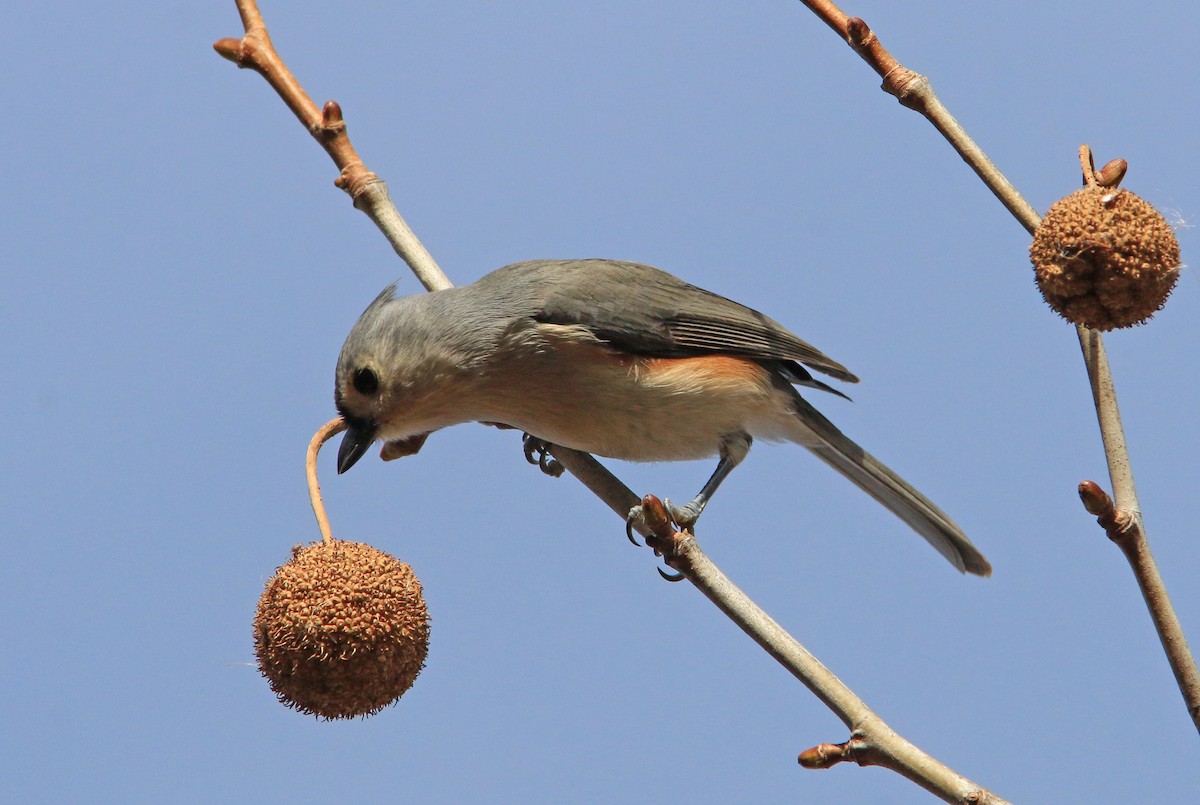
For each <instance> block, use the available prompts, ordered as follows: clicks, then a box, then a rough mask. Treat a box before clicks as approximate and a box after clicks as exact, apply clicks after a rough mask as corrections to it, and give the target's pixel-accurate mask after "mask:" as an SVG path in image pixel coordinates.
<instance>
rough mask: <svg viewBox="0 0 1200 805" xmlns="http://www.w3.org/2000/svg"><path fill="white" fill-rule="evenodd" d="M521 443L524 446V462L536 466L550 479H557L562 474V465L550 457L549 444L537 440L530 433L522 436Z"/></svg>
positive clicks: (543, 440)
mask: <svg viewBox="0 0 1200 805" xmlns="http://www.w3.org/2000/svg"><path fill="white" fill-rule="evenodd" d="M521 441H522V442H523V443H524V445H525V460H526V461H528V462H529V463H530V464H537V465H538V469H540V470H541V471H542V472H544V473H546V474H547V475H549V476H550V477H551V478H557V477H559V476H560V475H562V474H563V465H562V464H560V463H558V461H557V460H556V459H555V458H554V456H552V455H550V442H548V441H546V440H545V439H539V438H538V437H536V436H534V435H533V434H532V433H526V434H524V435H523V436H522V437H521Z"/></svg>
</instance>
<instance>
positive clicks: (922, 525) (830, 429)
mask: <svg viewBox="0 0 1200 805" xmlns="http://www.w3.org/2000/svg"><path fill="white" fill-rule="evenodd" d="M796 413H797V414H798V415H799V417H800V419H801V420H803V422H804V424H805V426H807V427H808V429H809V430H811V431H812V433H813V434H814V435H815V436H816V437H817V440H816V443H815V444H814V443H813V442H812V441H806V442H805V443H804V444H805V446H806V447H808V448H809V449H810V450H812V451H813V452H814V453H816V455H817V457H818V458H820V459H821V460H823V461H824V462H825V463H827V464H829V465H830V466H831V467H833V468H834V469H835V470H837V471H838V472H840V473H841V474H842V475H844V476H846V477H847V478H849V479H850V480H851V481H853V482H854V483H855V484H856V485H858V487H859V488H860V489H862V490H863V491H864V492H866V493H867V494H868V495H870V496H871V497H873V498H875V499H876V500H877V501H879V502H880V503H882V504H883V505H884V506H886V507H887V508H888V509H889V510H890V511H891V512H892V513H894V514H895V515H896V516H897V517H899V518H900V519H901V520H903V521H904V522H906V523H908V525H909V526H911V527H912V529H913V530H914V531H916V532H917V533H918V534H920V535H921V536H922V537H924V538H925V539H926V540H928V541H929V544H930V545H932V546H933V547H934V548H936V549H937V551H938V553H940V554H941V555H942V556H944V557H946V558H947V559H949V560H950V562H951V563H952V564H953V565H954V566H955V567H957V568H958V569H959V570H960V571H965V572H968V573H974V574H975V575H977V576H990V575H991V574H992V566H991V564H989V563H988V560H987V559H985V558H984V557H983V554H981V553H980V552H979V549H978V548H976V547H975V546H974V545H972V544H971V541H970V540H969V539H967V535H966V534H964V533H963V532H962V529H961V528H959V527H958V526H957V525H956V524H955V522H954V521H953V520H951V519H950V517H949V515H947V514H946V513H945V512H944V511H942V510H941V509H939V508H938V507H937V506H935V505H934V504H933V502H932V501H930V500H929V498H927V497H925V496H924V495H922V494H921V493H920V492H918V491H917V490H916V489H914V488H913V487H912V486H911V485H910V484H909V483H908V482H907V481H905V480H904V479H903V478H901V477H900V476H899V475H897V474H896V473H894V472H892V471H891V470H890V469H888V468H887V467H886V466H884V465H883V464H882V463H880V462H879V461H878V460H877V459H876V458H875V457H874V456H872V455H871V454H870V453H868V452H867V451H866V450H863V449H862V448H861V447H859V446H858V445H857V444H855V443H854V442H853V441H851V440H850V439H849V438H848V437H847V436H846V435H845V434H844V433H842V432H841V431H840V430H838V429H837V427H836V426H835V425H834V424H833V423H832V422H830V421H829V420H828V419H826V418H825V417H824V416H823V415H822V414H821V413H820V412H819V411H817V409H815V408H813V407H812V406H811V405H809V404H808V402H807V401H806V400H804V399H803V398H802V397H800V395H799V394H797V395H796Z"/></svg>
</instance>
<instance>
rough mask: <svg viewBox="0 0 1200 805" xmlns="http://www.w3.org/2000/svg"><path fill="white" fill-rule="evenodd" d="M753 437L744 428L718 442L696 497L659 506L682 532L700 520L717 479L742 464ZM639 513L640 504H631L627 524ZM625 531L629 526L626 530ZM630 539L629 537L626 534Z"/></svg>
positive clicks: (691, 527)
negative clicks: (715, 457) (714, 465)
mask: <svg viewBox="0 0 1200 805" xmlns="http://www.w3.org/2000/svg"><path fill="white" fill-rule="evenodd" d="M752 442H753V439H751V438H750V434H749V433H745V432H744V431H742V432H738V433H731V434H729V435H727V436H726V437H725V438H724V439H723V440H722V441H721V460H720V461H719V462H718V463H717V468H716V469H715V470H714V471H713V474H712V475H711V476H710V477H709V479H708V480H707V481H705V483H704V486H703V487H701V489H700V492H699V493H698V494H697V495H696V497H694V498H692V499H691V500H690V501H689V502H688V503H687V504H685V505H683V506H676V505H675V504H674V503H672V502H671V501H670V500H664V501H663V505H664V506H666V507H667V512H668V513H669V514H670V515H671V519H672V520H674V521H675V525H677V526H679V527H680V528H682V529H684V530H686V531H692V530H693V529H694V528H695V525H696V521H697V520H699V519H700V513H701V512H703V511H704V507H705V506H707V505H708V501H710V500H711V499H712V496H713V495H714V494H715V493H716V491H717V487H719V486H720V485H721V482H722V481H724V480H725V479H726V478H727V477H729V473H731V472H733V468H734V467H736V466H737V465H738V464H741V463H742V459H744V458H745V457H746V454H747V453H749V452H750V445H751V443H752ZM641 516H642V507H641V506H634V507H633V508H632V509H630V510H629V516H628V517H627V518H626V523H627V524H632V523H633V522H635V521H637V520H639V519H640V518H641ZM626 530H627V532H629V531H631V530H632V529H631V528H627V529H626ZM630 539H631V540H632V537H630Z"/></svg>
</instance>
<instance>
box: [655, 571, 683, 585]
mask: <svg viewBox="0 0 1200 805" xmlns="http://www.w3.org/2000/svg"><path fill="white" fill-rule="evenodd" d="M654 569H655V570H657V571H658V575H660V576H662V577H663V581H669V582H671V583H672V584H674V583H675V582H677V581H683V580H684V579H686V578H687V576H685V575H684V574H682V573H667V572H666V571H665V570H663V569H662V568H661V567H656V568H654Z"/></svg>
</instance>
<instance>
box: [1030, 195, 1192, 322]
mask: <svg viewBox="0 0 1200 805" xmlns="http://www.w3.org/2000/svg"><path fill="white" fill-rule="evenodd" d="M1029 257H1030V259H1031V260H1032V261H1033V269H1034V274H1035V276H1036V277H1037V284H1038V289H1039V290H1041V292H1042V298H1044V299H1045V300H1046V303H1047V304H1048V305H1050V307H1052V308H1054V310H1056V311H1057V312H1058V313H1059V314H1060V315H1061V316H1062V317H1063V318H1065V319H1067V320H1068V321H1070V322H1073V323H1075V324H1083V325H1086V326H1088V327H1091V328H1093V329H1095V330H1112V329H1114V328H1117V327H1132V326H1133V325H1135V324H1141V323H1142V322H1144V321H1146V320H1147V319H1149V318H1150V317H1151V316H1153V315H1154V314H1155V313H1156V312H1157V311H1158V310H1159V309H1160V308H1162V306H1163V304H1164V303H1166V301H1167V296H1168V295H1169V294H1170V293H1171V289H1172V288H1174V287H1175V280H1176V279H1178V278H1179V241H1177V240H1176V239H1175V232H1174V231H1173V230H1172V229H1171V226H1170V224H1168V223H1167V222H1166V220H1165V219H1164V218H1163V217H1162V215H1161V214H1160V213H1159V212H1158V210H1156V209H1154V208H1153V207H1151V206H1150V205H1149V204H1148V203H1147V202H1146V201H1144V200H1142V199H1141V198H1139V197H1138V196H1136V195H1134V194H1133V193H1130V192H1129V191H1128V190H1112V189H1111V188H1093V187H1085V188H1083V189H1082V190H1078V191H1076V192H1074V193H1072V194H1071V195H1069V196H1067V197H1066V198H1064V199H1061V200H1059V201H1058V202H1056V203H1055V204H1054V206H1052V207H1051V208H1050V210H1049V212H1047V213H1046V217H1045V218H1043V219H1042V223H1041V225H1040V226H1039V227H1038V228H1037V231H1036V232H1035V233H1034V235H1033V245H1032V246H1030V247H1029Z"/></svg>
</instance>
